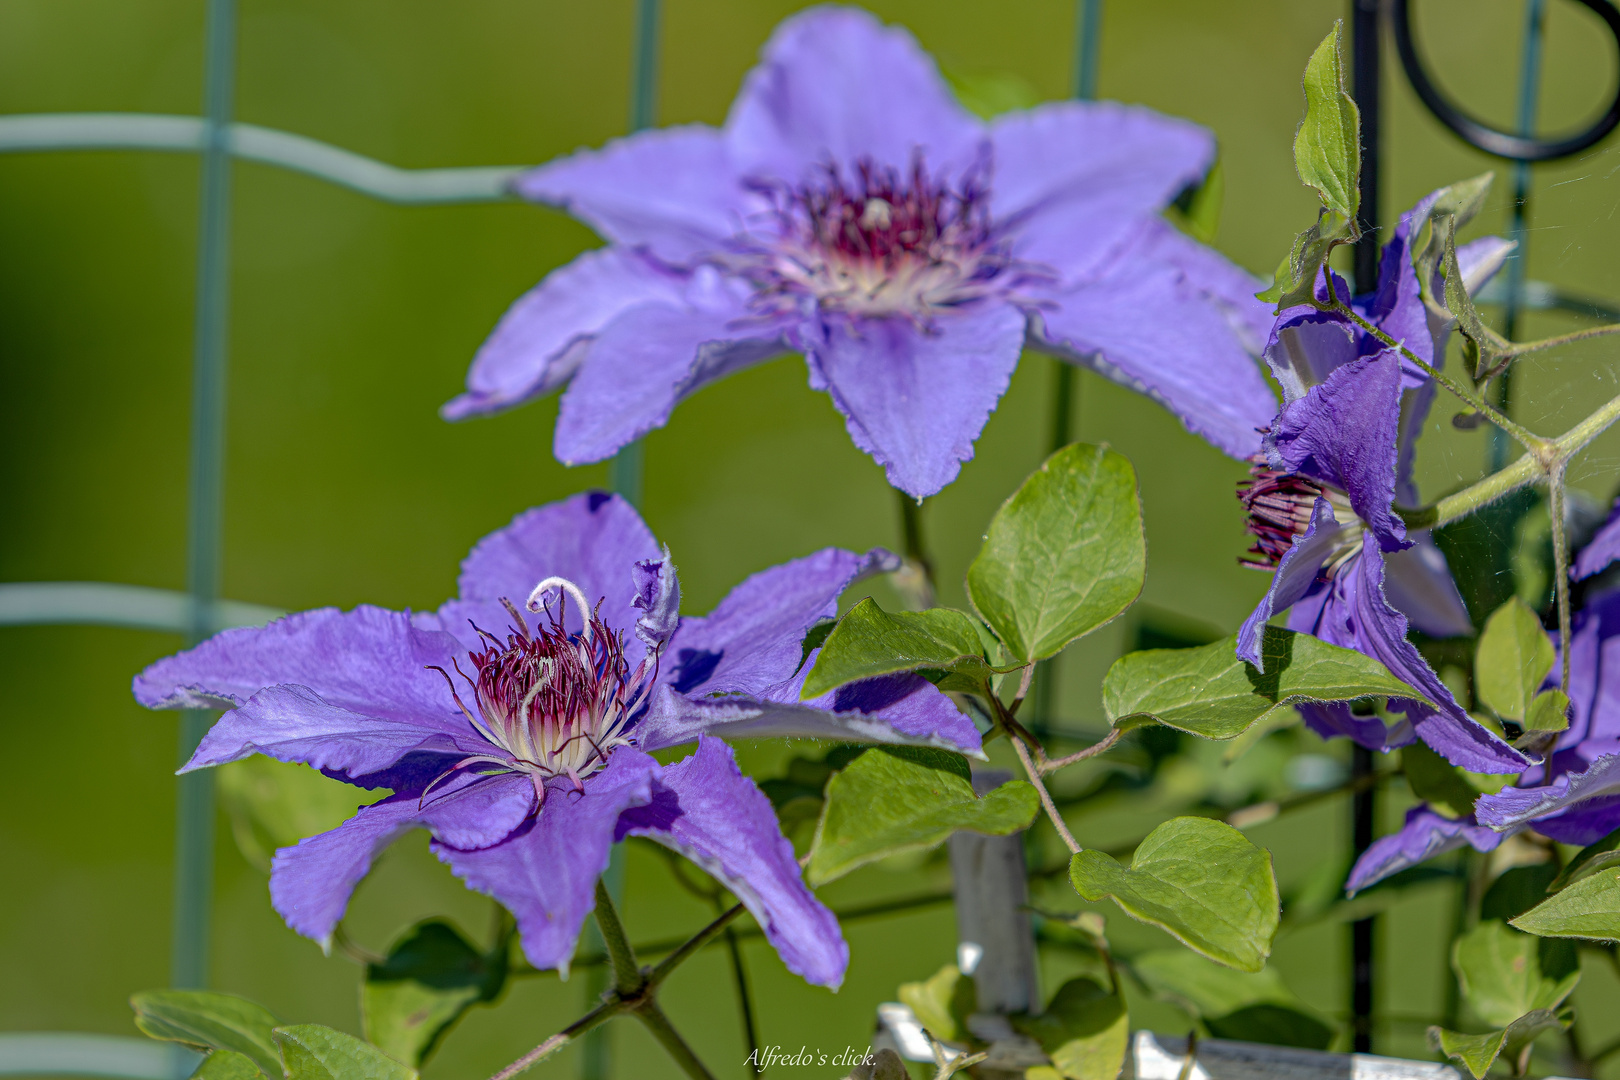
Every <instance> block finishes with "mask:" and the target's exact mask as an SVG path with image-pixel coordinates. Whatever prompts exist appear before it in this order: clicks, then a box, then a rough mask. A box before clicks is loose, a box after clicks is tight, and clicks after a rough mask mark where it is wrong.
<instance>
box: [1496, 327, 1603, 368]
mask: <svg viewBox="0 0 1620 1080" xmlns="http://www.w3.org/2000/svg"><path fill="white" fill-rule="evenodd" d="M1610 334H1620V323H1608V324H1606V325H1604V326H1594V327H1591V328H1589V329H1586V330H1576V331H1575V332H1574V333H1571V334H1559V335H1558V336H1556V337H1550V338H1542V339H1541V340H1539V341H1525V342H1521V343H1519V344H1516V345H1514V346H1513V347H1512V348H1510V349H1507V350H1504V351H1503V353H1502V355H1503V357H1504V358H1505V359H1508V360H1517V359H1518V358H1519V357H1521V356H1525V355H1527V354H1529V353H1533V352H1540V351H1541V350H1543V349H1555V348H1557V347H1558V346H1560V345H1571V344H1574V343H1575V342H1577V341H1585V340H1586V339H1588V338H1595V337H1607V336H1608V335H1610Z"/></svg>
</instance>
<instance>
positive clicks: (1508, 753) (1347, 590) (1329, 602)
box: [1289, 532, 1533, 773]
mask: <svg viewBox="0 0 1620 1080" xmlns="http://www.w3.org/2000/svg"><path fill="white" fill-rule="evenodd" d="M1363 536H1364V538H1365V539H1364V542H1363V544H1362V547H1361V552H1360V554H1358V555H1356V556H1354V557H1353V558H1351V559H1349V560H1347V561H1346V562H1345V564H1344V565H1343V566H1341V567H1340V569H1339V572H1338V574H1336V575H1335V576H1334V578H1333V583H1332V587H1331V590H1330V592H1329V594H1328V597H1327V599H1326V600H1325V601H1324V602H1323V603H1322V605H1321V606H1320V608H1318V609H1317V611H1316V613H1315V619H1314V621H1311V622H1309V623H1307V622H1305V621H1304V620H1303V619H1302V620H1300V621H1295V620H1293V619H1291V620H1290V621H1289V626H1290V628H1291V629H1294V630H1301V631H1304V632H1307V633H1311V634H1314V635H1315V636H1317V637H1319V638H1321V639H1323V640H1324V641H1327V642H1330V643H1331V644H1334V645H1339V646H1343V647H1344V648H1348V649H1355V650H1356V651H1357V652H1361V653H1364V654H1366V655H1367V656H1371V657H1372V658H1373V659H1375V660H1377V661H1378V662H1379V663H1381V664H1383V665H1384V666H1385V667H1387V668H1389V670H1390V672H1391V673H1392V674H1393V675H1394V676H1395V677H1396V678H1398V679H1400V680H1402V681H1403V682H1405V683H1406V684H1407V685H1409V686H1411V687H1412V688H1413V689H1415V690H1417V691H1418V692H1419V693H1421V694H1423V695H1424V696H1425V697H1427V698H1428V699H1429V700H1430V701H1433V702H1435V703H1436V704H1437V705H1438V706H1439V708H1438V709H1434V708H1431V707H1429V706H1427V705H1419V704H1417V703H1416V702H1412V701H1403V700H1400V699H1391V701H1390V708H1391V709H1392V710H1395V711H1399V712H1404V713H1406V715H1407V716H1408V717H1409V718H1410V719H1411V721H1412V725H1413V727H1414V728H1415V729H1416V731H1417V735H1418V738H1420V739H1422V740H1423V741H1424V742H1425V743H1427V744H1428V745H1429V746H1430V747H1431V748H1432V749H1433V750H1434V751H1435V752H1436V753H1438V754H1440V755H1441V756H1442V757H1444V758H1445V759H1446V760H1447V761H1449V762H1451V763H1452V764H1453V765H1456V766H1458V767H1460V768H1463V769H1467V770H1469V771H1471V772H1483V773H1517V772H1523V771H1524V770H1525V769H1526V768H1528V767H1529V766H1530V765H1531V764H1532V763H1533V762H1532V761H1531V759H1530V758H1528V757H1526V756H1525V755H1524V754H1522V753H1520V752H1519V751H1517V750H1515V749H1513V747H1511V746H1509V745H1508V744H1507V743H1506V742H1504V741H1503V740H1502V739H1501V738H1500V737H1498V736H1497V735H1496V734H1495V733H1493V732H1491V731H1490V730H1489V729H1487V728H1485V727H1484V726H1483V725H1481V724H1480V723H1479V722H1478V721H1476V720H1474V718H1473V717H1471V716H1469V715H1468V714H1467V713H1466V712H1464V711H1463V709H1462V707H1461V706H1459V705H1458V704H1457V702H1456V700H1455V699H1453V698H1452V696H1451V691H1449V690H1447V689H1446V687H1445V684H1444V683H1442V682H1441V681H1440V679H1439V677H1438V676H1437V675H1435V673H1434V671H1433V669H1432V668H1430V667H1429V665H1428V663H1427V661H1425V660H1424V659H1423V656H1422V655H1421V654H1420V653H1419V652H1418V651H1417V649H1416V648H1414V647H1413V645H1412V643H1411V642H1409V641H1407V640H1406V616H1404V615H1402V614H1401V613H1400V612H1399V611H1397V610H1395V609H1394V608H1392V607H1390V606H1389V601H1387V600H1386V599H1385V598H1384V590H1383V582H1384V558H1383V553H1382V552H1380V551H1379V550H1378V545H1377V544H1375V543H1373V538H1372V535H1371V534H1370V533H1366V532H1364V533H1363ZM1295 612H1296V614H1298V615H1304V614H1306V612H1304V611H1302V610H1301V609H1299V608H1296V609H1295Z"/></svg>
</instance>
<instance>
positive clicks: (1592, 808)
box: [1534, 795, 1620, 847]
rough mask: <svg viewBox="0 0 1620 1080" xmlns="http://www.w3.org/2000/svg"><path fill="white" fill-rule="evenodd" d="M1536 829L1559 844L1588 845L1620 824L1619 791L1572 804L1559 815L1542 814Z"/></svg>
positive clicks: (1619, 826) (1536, 823)
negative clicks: (1547, 815)
mask: <svg viewBox="0 0 1620 1080" xmlns="http://www.w3.org/2000/svg"><path fill="white" fill-rule="evenodd" d="M1534 824H1535V830H1536V831H1537V832H1538V833H1541V834H1542V835H1543V836H1546V837H1549V838H1551V839H1553V840H1556V841H1558V842H1559V843H1560V844H1575V845H1577V846H1579V847H1585V846H1586V845H1587V844H1592V843H1596V842H1597V841H1599V840H1601V839H1603V838H1604V837H1605V836H1608V835H1609V834H1610V833H1612V832H1614V830H1615V829H1617V828H1620V795H1600V796H1599V797H1597V798H1595V799H1588V800H1587V801H1585V802H1582V803H1578V804H1576V805H1575V806H1572V807H1570V808H1569V809H1568V810H1565V811H1564V812H1563V813H1561V814H1559V815H1558V816H1557V817H1550V818H1541V819H1540V820H1538V821H1536V822H1535V823H1534Z"/></svg>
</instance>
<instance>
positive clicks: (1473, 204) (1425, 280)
mask: <svg viewBox="0 0 1620 1080" xmlns="http://www.w3.org/2000/svg"><path fill="white" fill-rule="evenodd" d="M1495 179H1496V174H1495V173H1489V172H1486V173H1481V174H1479V175H1478V176H1474V177H1470V178H1469V179H1467V180H1459V181H1457V182H1456V183H1455V184H1451V185H1448V186H1447V187H1443V188H1441V189H1440V190H1439V191H1437V192H1435V196H1434V202H1433V203H1431V204H1430V205H1429V214H1428V216H1427V217H1425V218H1424V219H1423V220H1422V221H1421V222H1419V223H1418V228H1417V232H1416V233H1415V234H1414V235H1413V236H1412V238H1411V241H1410V243H1411V248H1412V250H1411V259H1412V269H1413V270H1414V271H1416V273H1417V279H1418V283H1419V291H1420V292H1421V293H1422V294H1423V296H1424V299H1425V300H1426V301H1432V299H1433V297H1432V295H1431V294H1430V292H1429V285H1430V283H1431V282H1432V281H1433V280H1434V275H1435V274H1436V273H1437V272H1439V269H1440V264H1441V263H1442V262H1443V261H1444V259H1445V252H1446V240H1447V236H1448V230H1449V232H1450V233H1454V232H1455V231H1456V230H1457V229H1460V228H1462V227H1463V226H1464V225H1467V224H1468V223H1469V222H1470V221H1472V220H1474V215H1476V214H1478V213H1479V212H1480V210H1482V209H1484V207H1485V197H1486V196H1487V195H1488V194H1489V193H1490V190H1491V181H1493V180H1495ZM1448 219H1449V224H1447V221H1448ZM1437 225H1439V226H1441V227H1439V228H1437V227H1436V226H1437ZM1440 313H1443V312H1440Z"/></svg>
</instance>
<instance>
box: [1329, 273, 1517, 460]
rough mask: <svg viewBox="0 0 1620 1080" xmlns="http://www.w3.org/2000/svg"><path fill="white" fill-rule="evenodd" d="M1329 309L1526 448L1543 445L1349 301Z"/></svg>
mask: <svg viewBox="0 0 1620 1080" xmlns="http://www.w3.org/2000/svg"><path fill="white" fill-rule="evenodd" d="M1332 310H1334V311H1336V312H1338V313H1339V314H1340V315H1343V316H1344V317H1345V318H1347V319H1349V320H1350V321H1351V322H1353V323H1355V324H1356V325H1357V326H1359V327H1361V328H1362V329H1363V330H1365V331H1366V332H1367V333H1369V334H1371V335H1372V336H1373V337H1375V338H1377V339H1378V340H1379V341H1382V342H1383V343H1384V344H1385V345H1388V346H1389V347H1390V348H1392V349H1395V350H1397V351H1398V352H1400V354H1401V355H1402V356H1404V357H1405V358H1406V359H1408V360H1410V361H1411V362H1412V363H1414V364H1416V365H1417V366H1418V368H1420V369H1421V370H1422V371H1423V373H1424V374H1425V375H1427V376H1429V378H1431V379H1433V380H1434V381H1435V382H1437V383H1439V384H1440V385H1441V386H1443V387H1445V388H1446V389H1447V390H1449V391H1451V392H1452V393H1453V394H1455V395H1456V396H1457V397H1458V398H1459V399H1461V400H1462V401H1463V402H1464V403H1466V404H1467V405H1469V406H1470V407H1472V408H1473V409H1474V410H1475V411H1476V412H1478V413H1479V414H1480V415H1482V416H1484V417H1485V419H1487V420H1489V421H1490V422H1491V423H1493V424H1495V425H1496V426H1497V427H1499V428H1501V429H1502V430H1503V431H1505V432H1507V433H1508V434H1509V435H1511V436H1513V438H1514V440H1515V441H1516V442H1518V443H1519V445H1520V446H1523V447H1524V448H1525V449H1526V450H1529V451H1530V452H1532V453H1535V452H1537V451H1538V450H1540V449H1541V448H1542V447H1543V446H1544V445H1545V440H1543V439H1542V438H1541V437H1540V436H1539V435H1537V434H1535V433H1534V432H1532V431H1530V430H1528V429H1527V428H1523V427H1520V426H1519V425H1518V424H1515V423H1514V422H1513V421H1512V420H1509V419H1508V418H1507V417H1505V416H1503V415H1502V414H1501V413H1499V412H1497V411H1496V410H1495V409H1494V408H1492V407H1491V405H1490V403H1489V402H1487V401H1486V400H1485V399H1484V398H1482V397H1480V396H1479V395H1478V394H1475V393H1474V392H1472V391H1471V390H1468V389H1466V388H1465V387H1464V386H1463V385H1462V384H1461V383H1459V382H1457V381H1455V380H1453V379H1452V378H1451V377H1450V376H1448V375H1446V374H1445V373H1444V372H1442V371H1440V370H1439V369H1437V368H1435V367H1434V366H1432V365H1431V364H1429V363H1428V362H1427V361H1426V360H1424V359H1423V358H1422V357H1420V356H1418V355H1417V354H1416V353H1414V352H1413V351H1412V350H1411V349H1408V348H1407V347H1406V346H1405V345H1402V344H1401V343H1400V342H1398V341H1396V340H1395V339H1394V338H1392V337H1390V336H1389V335H1388V334H1386V333H1384V331H1382V330H1380V329H1379V328H1378V327H1376V326H1374V325H1373V324H1372V323H1370V322H1368V321H1367V320H1366V319H1364V318H1362V317H1361V316H1360V315H1359V314H1357V313H1356V311H1355V309H1353V308H1351V307H1350V306H1349V305H1348V304H1345V303H1343V302H1340V303H1339V304H1338V305H1337V306H1336V307H1334V308H1333V309H1332Z"/></svg>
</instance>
